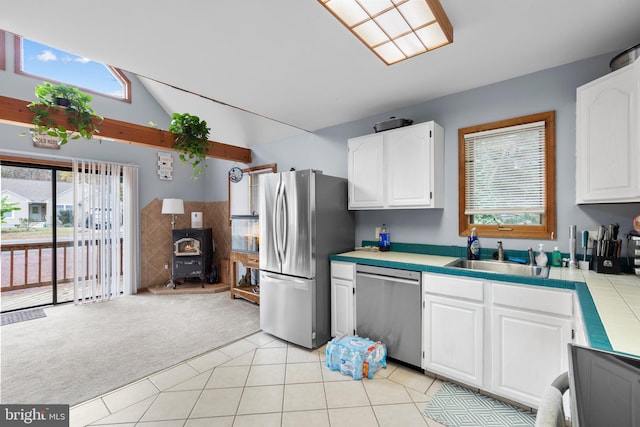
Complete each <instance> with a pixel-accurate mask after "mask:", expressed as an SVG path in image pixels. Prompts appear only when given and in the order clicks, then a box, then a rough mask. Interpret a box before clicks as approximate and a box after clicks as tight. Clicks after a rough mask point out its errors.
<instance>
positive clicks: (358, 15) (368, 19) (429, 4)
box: [318, 0, 453, 65]
mask: <svg viewBox="0 0 640 427" xmlns="http://www.w3.org/2000/svg"><path fill="white" fill-rule="evenodd" d="M318 1H319V2H320V3H321V4H322V5H323V6H324V7H325V8H327V10H329V12H331V13H332V14H333V15H334V16H335V17H336V18H338V20H339V21H340V22H342V24H343V25H344V26H345V27H347V28H348V29H349V30H350V31H351V32H352V33H353V34H354V35H355V36H356V37H358V38H359V39H360V41H362V42H363V43H364V44H365V45H366V46H367V47H368V48H369V49H371V51H372V52H373V53H375V54H376V55H378V57H379V58H380V59H382V60H383V61H384V62H385V63H386V64H387V65H392V64H395V63H396V62H400V61H403V60H405V59H408V58H411V57H413V56H416V55H420V54H422V53H425V52H428V51H430V50H433V49H436V48H438V47H441V46H444V45H446V44H449V43H452V42H453V27H452V26H451V23H450V22H449V18H447V15H446V13H445V12H444V9H442V6H441V5H440V3H439V2H438V0H318Z"/></svg>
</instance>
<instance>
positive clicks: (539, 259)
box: [536, 243, 547, 267]
mask: <svg viewBox="0 0 640 427" xmlns="http://www.w3.org/2000/svg"><path fill="white" fill-rule="evenodd" d="M536 264H537V265H538V266H540V267H546V266H547V254H545V253H544V243H540V245H539V246H538V253H537V254H536Z"/></svg>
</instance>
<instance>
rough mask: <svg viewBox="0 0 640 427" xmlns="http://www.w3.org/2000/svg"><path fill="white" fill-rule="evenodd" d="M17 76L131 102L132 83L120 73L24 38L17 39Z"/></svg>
mask: <svg viewBox="0 0 640 427" xmlns="http://www.w3.org/2000/svg"><path fill="white" fill-rule="evenodd" d="M18 53H19V56H18ZM16 73H21V74H26V75H30V76H32V77H38V78H42V79H44V80H46V81H51V82H58V83H65V84H68V85H71V86H76V87H78V88H80V89H82V90H86V91H88V92H93V93H98V94H102V95H106V96H109V97H112V98H116V99H120V100H123V101H128V102H130V101H131V99H130V95H129V94H130V83H129V81H128V79H127V78H126V77H125V76H124V74H122V72H120V71H119V70H116V69H115V68H113V67H111V66H108V65H105V64H103V63H101V62H97V61H94V60H91V59H89V58H85V57H82V56H78V55H74V54H72V53H69V52H65V51H63V50H60V49H56V48H54V47H51V46H48V45H45V44H42V43H38V42H35V41H33V40H30V39H27V38H24V37H20V38H18V37H16Z"/></svg>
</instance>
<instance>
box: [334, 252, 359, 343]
mask: <svg viewBox="0 0 640 427" xmlns="http://www.w3.org/2000/svg"><path fill="white" fill-rule="evenodd" d="M354 281H355V264H353V263H350V262H341V261H331V336H332V337H339V336H342V335H353V334H354V331H355V318H354V298H353V292H354Z"/></svg>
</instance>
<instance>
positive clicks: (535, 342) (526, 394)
mask: <svg viewBox="0 0 640 427" xmlns="http://www.w3.org/2000/svg"><path fill="white" fill-rule="evenodd" d="M492 288H493V303H492V307H491V356H492V357H491V390H490V391H491V392H493V393H496V394H498V395H500V396H503V397H506V398H509V399H513V400H515V401H518V402H520V403H523V404H525V405H529V406H532V407H535V408H537V407H538V406H539V405H540V401H541V399H542V395H543V394H544V391H545V390H546V388H547V387H548V386H549V385H550V384H551V382H552V381H553V380H554V379H555V378H556V377H557V376H558V375H560V374H561V373H563V372H566V371H567V369H568V355H567V344H568V343H570V342H571V341H572V331H573V293H572V292H570V291H563V290H559V289H550V288H540V287H534V286H526V285H519V284H498V283H494V284H493V286H492Z"/></svg>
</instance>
